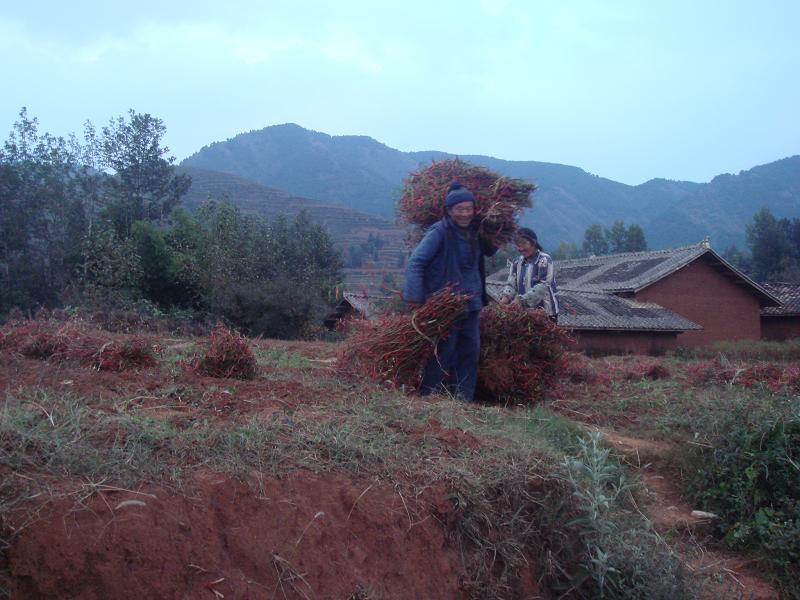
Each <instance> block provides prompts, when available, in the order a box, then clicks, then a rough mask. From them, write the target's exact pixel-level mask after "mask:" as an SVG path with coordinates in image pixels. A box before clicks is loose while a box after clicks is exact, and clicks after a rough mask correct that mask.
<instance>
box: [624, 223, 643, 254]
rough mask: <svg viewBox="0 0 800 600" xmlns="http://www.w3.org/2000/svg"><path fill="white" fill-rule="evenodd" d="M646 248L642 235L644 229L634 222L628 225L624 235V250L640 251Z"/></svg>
mask: <svg viewBox="0 0 800 600" xmlns="http://www.w3.org/2000/svg"><path fill="white" fill-rule="evenodd" d="M643 250H647V240H646V239H645V237H644V230H643V229H642V228H641V226H639V225H637V224H636V223H633V224H631V225H630V226H628V231H627V233H626V235H625V252H642V251H643Z"/></svg>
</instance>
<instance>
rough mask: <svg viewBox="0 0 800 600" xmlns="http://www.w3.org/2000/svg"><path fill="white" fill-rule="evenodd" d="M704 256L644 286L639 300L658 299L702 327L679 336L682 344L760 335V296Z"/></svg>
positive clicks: (637, 297) (657, 300) (691, 344)
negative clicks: (739, 283)
mask: <svg viewBox="0 0 800 600" xmlns="http://www.w3.org/2000/svg"><path fill="white" fill-rule="evenodd" d="M711 260H713V259H711V258H709V257H708V255H704V256H701V257H700V258H698V259H697V260H695V261H693V262H691V263H689V264H688V265H686V266H685V267H683V268H682V269H680V270H678V271H676V272H675V273H673V274H672V275H668V276H667V277H665V278H664V279H662V280H661V281H657V282H656V283H654V284H653V285H651V286H649V287H647V288H645V289H643V290H642V291H640V292H639V293H638V294H636V300H638V301H641V302H655V303H657V304H660V305H661V306H663V307H664V308H668V309H670V310H672V311H674V312H676V313H678V314H679V315H681V316H684V317H686V318H687V319H691V320H692V321H694V322H695V323H697V324H698V325H702V326H703V331H687V332H685V333H682V334H680V335H679V336H678V340H677V343H678V345H679V346H688V347H693V346H705V345H707V344H711V343H713V342H716V341H718V340H740V339H753V340H757V339H759V338H760V337H761V313H760V310H761V308H760V305H759V302H758V299H757V298H756V297H755V295H754V294H752V293H751V292H750V291H748V290H747V289H746V288H745V287H744V286H741V285H737V284H736V283H734V282H733V281H732V280H731V279H729V278H728V277H726V276H725V275H723V274H722V273H721V272H720V271H718V270H717V269H715V268H713V267H712V266H711V264H710V261H711Z"/></svg>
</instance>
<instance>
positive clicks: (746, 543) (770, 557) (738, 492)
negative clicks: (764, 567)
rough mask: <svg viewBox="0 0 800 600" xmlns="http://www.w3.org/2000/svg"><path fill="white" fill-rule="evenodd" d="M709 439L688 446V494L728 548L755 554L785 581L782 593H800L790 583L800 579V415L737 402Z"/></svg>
mask: <svg viewBox="0 0 800 600" xmlns="http://www.w3.org/2000/svg"><path fill="white" fill-rule="evenodd" d="M754 412H755V414H753V413H754ZM709 442H710V443H709V444H708V446H709V447H703V446H693V447H692V449H691V450H689V451H688V454H687V457H686V459H685V460H686V461H687V464H688V467H689V468H688V469H687V472H688V473H691V477H690V480H689V486H688V493H689V495H690V496H691V497H692V498H693V499H694V500H695V501H696V502H697V503H698V505H699V506H700V508H702V509H703V510H708V511H710V512H713V513H715V514H717V515H719V517H720V521H719V526H718V533H719V534H720V535H721V536H722V537H723V539H724V541H725V542H726V543H727V544H728V545H729V546H730V547H732V548H736V549H738V550H750V551H753V552H755V553H756V554H757V555H758V556H760V557H761V558H762V559H763V560H764V561H765V562H766V563H767V564H769V565H770V566H771V567H772V568H773V569H774V570H775V572H776V573H777V574H778V576H779V579H780V580H781V581H782V582H785V583H786V584H787V587H786V590H785V591H786V592H787V595H786V597H790V598H800V590H798V589H797V588H796V586H795V587H794V588H793V589H792V588H791V586H790V585H788V584H789V582H792V581H794V582H797V581H800V567H799V566H798V565H800V469H799V468H798V464H800V414H796V413H795V414H787V415H784V416H778V417H777V418H776V417H772V416H771V415H769V414H768V411H767V410H766V409H762V410H759V409H754V408H753V407H752V406H750V405H747V406H745V405H742V406H739V407H736V409H735V410H733V411H732V412H731V413H729V415H728V416H727V417H724V418H723V421H722V422H721V423H720V424H719V425H718V427H717V431H716V432H715V434H714V436H713V437H712V439H710V440H709Z"/></svg>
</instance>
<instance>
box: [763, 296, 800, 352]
mask: <svg viewBox="0 0 800 600" xmlns="http://www.w3.org/2000/svg"><path fill="white" fill-rule="evenodd" d="M764 289H766V290H767V291H768V292H770V293H771V294H772V295H773V296H775V297H776V298H778V299H779V300H780V301H781V306H768V307H766V308H764V309H763V310H762V311H761V335H762V337H763V338H764V339H767V340H776V341H783V340H788V339H790V338H796V337H800V283H765V284H764Z"/></svg>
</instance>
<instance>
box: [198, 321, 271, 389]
mask: <svg viewBox="0 0 800 600" xmlns="http://www.w3.org/2000/svg"><path fill="white" fill-rule="evenodd" d="M189 367H190V368H191V369H192V370H194V371H195V372H196V373H200V374H201V375H208V376H209V377H219V378H226V377H232V378H235V379H254V378H255V376H256V371H257V368H256V357H255V355H254V354H253V351H252V349H251V348H250V344H249V343H248V342H247V340H246V339H245V338H244V337H243V336H242V335H240V334H239V333H237V332H235V331H231V330H229V329H228V328H226V327H225V326H224V325H223V324H222V323H217V326H216V327H215V328H214V331H212V332H211V335H210V336H209V338H208V347H207V348H206V353H205V355H204V356H202V357H198V358H196V359H195V360H194V361H193V362H192V364H191V365H189Z"/></svg>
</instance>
